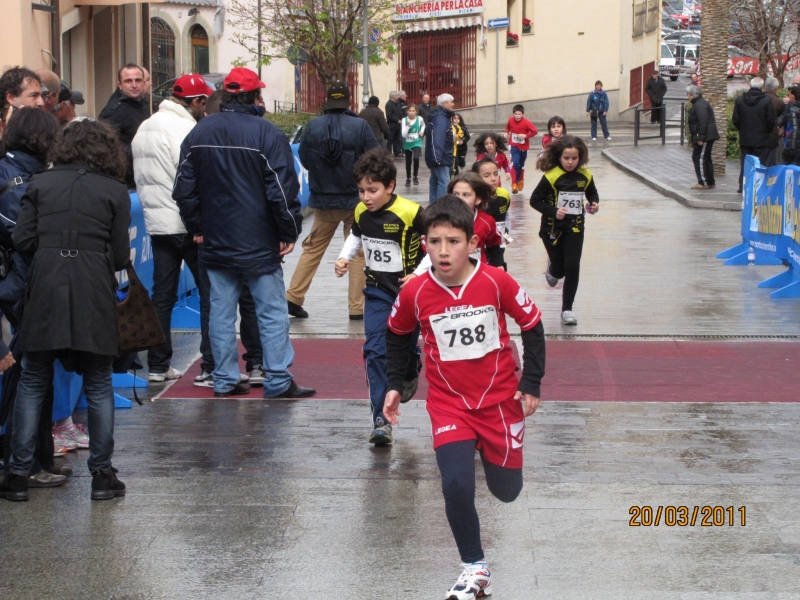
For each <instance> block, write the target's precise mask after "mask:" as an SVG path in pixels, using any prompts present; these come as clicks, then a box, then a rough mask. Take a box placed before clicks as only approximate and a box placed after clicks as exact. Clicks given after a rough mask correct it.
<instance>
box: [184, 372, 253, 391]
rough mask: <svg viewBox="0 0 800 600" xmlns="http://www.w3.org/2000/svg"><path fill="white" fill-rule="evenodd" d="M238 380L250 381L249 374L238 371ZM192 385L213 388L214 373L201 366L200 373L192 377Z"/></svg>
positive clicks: (242, 381)
mask: <svg viewBox="0 0 800 600" xmlns="http://www.w3.org/2000/svg"><path fill="white" fill-rule="evenodd" d="M239 381H240V382H241V383H247V382H248V381H250V376H249V375H247V374H246V373H239ZM194 385H195V386H197V387H207V388H213V387H214V375H212V373H211V371H206V370H205V368H204V367H201V368H200V375H198V376H197V377H195V378H194ZM259 385H260V384H259Z"/></svg>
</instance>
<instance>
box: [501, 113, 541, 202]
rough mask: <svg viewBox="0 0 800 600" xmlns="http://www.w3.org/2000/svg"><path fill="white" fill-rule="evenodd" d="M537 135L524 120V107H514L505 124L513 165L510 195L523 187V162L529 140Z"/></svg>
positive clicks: (533, 126)
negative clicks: (513, 182)
mask: <svg viewBox="0 0 800 600" xmlns="http://www.w3.org/2000/svg"><path fill="white" fill-rule="evenodd" d="M537 135H539V131H538V130H537V129H536V126H535V125H534V124H533V123H531V122H530V121H528V119H526V118H525V107H524V106H522V104H517V105H515V106H514V115H513V116H511V117H509V119H508V123H506V139H507V140H508V142H509V144H510V146H511V162H512V163H513V164H514V173H515V174H516V184H514V185H512V186H511V191H512V193H514V194H516V193H517V192H521V191H522V189H523V188H524V187H525V181H524V179H525V160H526V159H527V158H528V149H529V148H530V138H532V137H536V136H537Z"/></svg>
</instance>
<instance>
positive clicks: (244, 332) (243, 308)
mask: <svg viewBox="0 0 800 600" xmlns="http://www.w3.org/2000/svg"><path fill="white" fill-rule="evenodd" d="M198 270H199V271H200V278H199V279H197V280H196V281H197V287H198V289H199V290H200V333H201V335H202V341H201V342H200V354H202V355H203V360H202V364H203V368H204V369H205V370H206V371H207V372H208V373H211V372H212V371H213V370H214V366H215V363H214V355H213V353H212V352H211V341H210V340H209V337H208V322H209V317H210V315H211V303H210V302H209V301H208V299H209V298H210V297H211V296H210V295H209V294H210V290H211V282H210V281H209V279H208V269H206V265H205V263H204V262H203V257H202V255H200V257H199V259H198ZM239 316H240V317H241V321H240V322H239V335H240V337H241V338H242V346H244V355H243V356H242V358H243V359H244V361H245V363H246V365H247V366H246V369H247V371H248V372H250V371H252V370H253V368H254V367H255V366H256V365H262V366H263V365H264V350H263V348H262V346H261V334H260V333H259V332H258V319H257V318H256V303H255V301H254V300H253V294H251V293H250V286H248V285H247V284H246V283H245V285H244V286H243V287H242V293H241V295H240V296H239Z"/></svg>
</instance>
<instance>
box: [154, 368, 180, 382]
mask: <svg viewBox="0 0 800 600" xmlns="http://www.w3.org/2000/svg"><path fill="white" fill-rule="evenodd" d="M182 374H183V373H181V372H180V371H178V369H173V368H172V367H170V368H169V369H167V372H166V373H148V375H147V381H152V382H153V383H163V382H164V381H172V380H173V379H180V378H181V375H182Z"/></svg>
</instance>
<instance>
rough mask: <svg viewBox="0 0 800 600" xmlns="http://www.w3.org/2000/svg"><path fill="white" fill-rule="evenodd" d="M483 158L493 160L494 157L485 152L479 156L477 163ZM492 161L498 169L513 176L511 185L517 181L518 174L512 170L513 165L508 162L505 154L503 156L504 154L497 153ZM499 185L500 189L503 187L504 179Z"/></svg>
mask: <svg viewBox="0 0 800 600" xmlns="http://www.w3.org/2000/svg"><path fill="white" fill-rule="evenodd" d="M482 158H492V157H491V156H489V155H488V154H486V152H484V153H483V154H478V156H477V158H476V159H475V161H476V162H477V161H479V160H481V159H482ZM492 160H493V161H494V162H495V164H496V165H497V168H498V169H500V170H501V171H505V172H506V173H510V174H511V183H514V182H515V181H516V172H515V171H514V169H512V168H511V164H510V163H509V162H508V158H507V157H506V155H505V154H503V153H502V152H495V155H494V158H492ZM497 185H498V187H503V180H502V178H501V179H500V181H499V182H498V183H497Z"/></svg>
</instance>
